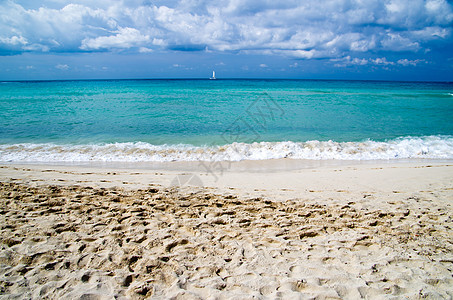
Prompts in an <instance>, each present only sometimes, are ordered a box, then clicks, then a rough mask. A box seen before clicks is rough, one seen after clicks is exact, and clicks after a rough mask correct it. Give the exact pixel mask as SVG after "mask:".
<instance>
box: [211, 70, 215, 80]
mask: <svg viewBox="0 0 453 300" xmlns="http://www.w3.org/2000/svg"><path fill="white" fill-rule="evenodd" d="M209 79H216V78H215V71H212V77H211V78H209Z"/></svg>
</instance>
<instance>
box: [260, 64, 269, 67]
mask: <svg viewBox="0 0 453 300" xmlns="http://www.w3.org/2000/svg"><path fill="white" fill-rule="evenodd" d="M260 68H269V66H268V65H266V64H260Z"/></svg>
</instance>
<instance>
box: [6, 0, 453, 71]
mask: <svg viewBox="0 0 453 300" xmlns="http://www.w3.org/2000/svg"><path fill="white" fill-rule="evenodd" d="M452 23H453V8H452V4H451V3H449V2H448V1H446V0H384V1H382V0H351V1H343V0H330V1H322V2H320V1H316V0H307V1H296V0H287V1H283V2H281V3H280V2H278V1H271V0H264V1H263V0H226V1H223V2H211V1H207V0H179V1H158V0H154V1H141V0H140V1H139V0H123V1H114V2H112V1H107V0H101V1H88V0H72V1H71V0H68V1H66V0H44V1H39V2H38V3H37V2H36V1H31V0H22V1H20V0H17V1H13V0H6V1H2V2H0V54H2V53H3V54H8V53H21V52H24V51H50V52H77V51H110V50H122V49H129V51H137V52H142V53H143V52H150V51H153V50H159V49H172V50H185V51H198V50H205V49H209V50H211V51H243V52H247V53H262V54H278V55H287V56H291V57H296V58H304V59H310V58H339V57H346V56H347V55H351V54H354V53H356V54H360V53H363V52H368V51H375V52H378V51H390V52H402V51H411V52H417V51H420V52H422V51H423V50H426V49H427V48H429V45H430V43H433V42H436V41H439V40H449V39H451V28H452ZM357 64H363V61H358V62H357ZM381 64H385V63H381ZM401 64H402V65H404V63H401ZM409 65H410V64H409Z"/></svg>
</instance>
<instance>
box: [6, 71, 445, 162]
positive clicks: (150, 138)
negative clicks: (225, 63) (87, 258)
mask: <svg viewBox="0 0 453 300" xmlns="http://www.w3.org/2000/svg"><path fill="white" fill-rule="evenodd" d="M452 116H453V83H432V82H382V81H329V80H258V79H255V80H249V79H244V80H241V79H229V80H220V79H218V80H201V79H198V80H182V79H181V80H95V81H88V80H87V81H22V82H1V83H0V162H165V161H239V160H263V159H277V158H289V159H312V160H327V159H334V160H376V159H383V160H397V159H411V158H417V159H419V158H428V159H453V117H452Z"/></svg>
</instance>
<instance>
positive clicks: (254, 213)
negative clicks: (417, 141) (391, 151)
mask: <svg viewBox="0 0 453 300" xmlns="http://www.w3.org/2000/svg"><path fill="white" fill-rule="evenodd" d="M287 162H288V160H285V161H283V160H281V161H272V162H263V161H261V162H252V163H250V162H238V163H232V164H231V168H228V169H225V170H223V173H218V174H217V175H218V176H217V177H215V176H213V174H206V173H205V172H204V170H203V169H200V168H199V166H194V165H190V164H174V165H173V166H171V167H168V168H167V169H164V168H162V167H161V168H160V169H157V168H156V169H149V168H148V169H147V168H146V166H141V167H142V168H130V166H129V167H128V168H121V166H118V165H117V166H109V167H106V166H104V167H99V166H80V165H79V166H68V165H55V164H51V165H49V164H48V165H34V164H0V201H1V209H0V210H1V213H0V224H3V225H2V227H1V231H0V237H1V241H2V243H0V265H1V266H2V267H1V268H0V299H12V298H17V297H19V298H20V297H22V298H24V297H25V298H27V297H28V298H32V299H35V298H42V297H48V298H65V297H66V298H72V299H88V298H89V299H111V298H118V299H145V298H149V297H151V298H153V299H208V298H218V299H230V298H238V299H250V298H252V297H255V298H257V299H274V298H282V299H298V298H301V299H305V298H317V297H318V298H331V299H356V298H370V299H386V298H395V297H396V298H398V297H408V298H420V297H421V298H423V297H428V298H440V299H442V298H445V299H448V298H449V297H450V298H451V297H453V290H452V289H451V286H453V278H452V277H451V270H452V268H453V255H452V253H453V233H452V232H453V231H452V229H453V210H452V207H453V206H452V205H453V162H452V161H433V160H429V161H427V160H423V161H405V162H402V161H399V162H385V163H383V162H379V161H378V162H376V161H374V162H372V163H371V162H367V163H354V164H343V165H339V164H336V165H335V164H334V165H332V164H330V165H329V164H325V165H318V166H314V165H310V166H308V165H307V164H305V166H306V167H305V168H302V167H299V166H297V168H296V167H295V165H285V164H286V163H287ZM298 163H300V164H302V165H303V163H304V162H298ZM183 167H184V168H186V169H184V168H183ZM266 168H267V169H266ZM175 182H176V183H177V184H176V185H172V183H175ZM200 182H201V184H200Z"/></svg>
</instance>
